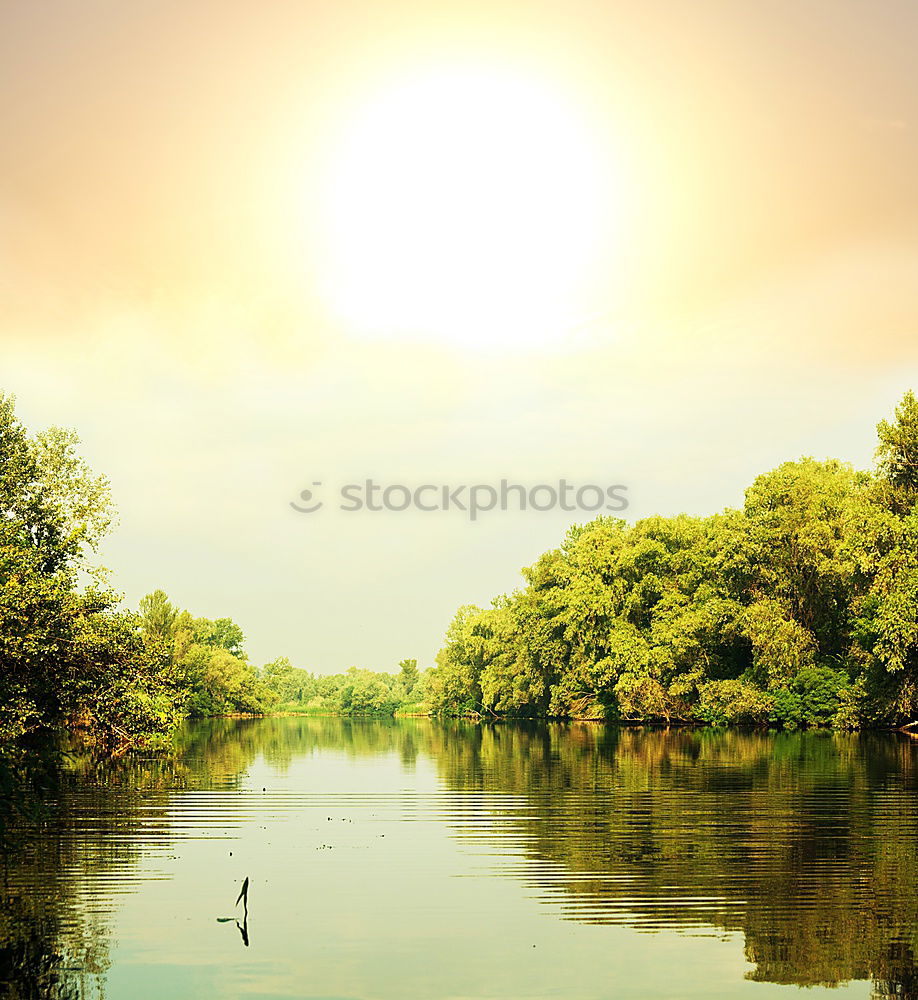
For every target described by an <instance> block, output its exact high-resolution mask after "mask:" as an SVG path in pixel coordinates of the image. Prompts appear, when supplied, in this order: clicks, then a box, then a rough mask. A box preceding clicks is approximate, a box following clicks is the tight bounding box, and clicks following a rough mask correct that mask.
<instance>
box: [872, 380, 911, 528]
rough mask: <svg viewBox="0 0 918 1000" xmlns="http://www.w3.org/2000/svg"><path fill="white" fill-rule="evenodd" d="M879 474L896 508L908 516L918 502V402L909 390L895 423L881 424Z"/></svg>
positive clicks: (879, 432)
mask: <svg viewBox="0 0 918 1000" xmlns="http://www.w3.org/2000/svg"><path fill="white" fill-rule="evenodd" d="M877 437H878V438H879V439H880V443H879V445H878V446H877V450H876V458H877V471H878V472H879V473H880V475H881V476H882V477H883V478H884V479H885V480H886V481H887V482H888V483H889V485H890V487H891V488H892V491H893V498H894V503H895V506H896V508H897V509H898V510H899V511H900V512H902V513H905V512H907V511H908V510H910V509H911V508H912V507H913V506H914V504H915V502H916V500H918V399H916V398H915V394H914V393H913V392H912V391H911V390H909V391H908V392H907V393H906V394H905V395H904V396H903V397H902V400H901V401H900V403H899V405H898V406H897V407H896V417H895V421H894V422H893V423H889V422H888V421H886V420H881V421H880V422H879V424H877Z"/></svg>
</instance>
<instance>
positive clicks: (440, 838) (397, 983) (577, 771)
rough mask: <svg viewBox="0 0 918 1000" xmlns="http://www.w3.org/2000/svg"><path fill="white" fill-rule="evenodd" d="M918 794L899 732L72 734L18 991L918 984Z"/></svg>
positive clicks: (572, 729) (412, 994)
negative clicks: (149, 745)
mask: <svg viewBox="0 0 918 1000" xmlns="http://www.w3.org/2000/svg"><path fill="white" fill-rule="evenodd" d="M916 793H918V741H915V740H910V739H908V738H907V737H904V736H899V735H890V736H885V735H883V736H877V735H873V736H843V735H838V734H824V733H816V734H786V735H766V734H756V733H742V732H732V731H731V732H714V731H685V730H677V731H642V730H620V729H615V728H606V727H601V726H594V725H587V724H572V725H538V726H536V725H533V726H516V725H509V724H507V725H500V726H485V727H476V726H471V725H465V724H458V723H436V722H431V721H428V720H405V721H398V722H375V721H348V720H343V719H316V718H309V719H307V718H285V719H264V720H244V721H227V720H220V721H218V722H212V723H202V724H198V725H195V726H192V727H189V728H188V729H187V730H186V731H185V732H184V733H183V735H182V739H181V746H180V752H179V755H178V756H177V758H176V759H174V760H168V761H165V760H143V761H137V760H134V761H126V760H122V761H118V762H114V763H108V764H105V765H100V764H93V763H92V762H90V761H89V760H84V759H80V758H75V759H74V761H73V763H72V768H71V772H70V773H69V774H68V775H67V777H66V780H65V782H64V784H63V786H62V788H61V790H60V792H59V794H58V796H57V798H56V801H55V803H54V804H53V806H52V808H51V809H50V810H49V812H48V813H47V814H46V816H45V818H44V820H43V827H42V829H41V831H40V832H39V833H38V834H35V835H33V836H32V838H31V839H29V840H28V841H26V843H25V845H24V847H22V848H21V849H20V850H19V851H18V852H17V853H16V854H14V855H13V856H11V857H10V858H8V859H7V861H6V863H5V871H4V872H3V883H2V894H0V897H2V898H0V904H2V905H0V908H2V912H0V969H4V970H6V971H5V973H3V974H5V975H6V976H7V977H11V978H12V979H13V980H14V981H13V982H11V983H10V984H9V985H4V984H2V983H0V997H26V996H28V997H33V996H34V997H53V998H61V1000H63V998H67V997H83V996H85V997H97V996H105V997H109V998H130V1000H142V998H157V1000H158V998H163V997H169V998H171V1000H181V998H185V997H217V998H219V997H246V998H261V997H264V998H268V997H274V998H276V997H304V998H306V997H308V998H348V1000H356V998H360V1000H364V998H366V1000H371V998H386V1000H389V998H391V1000H396V998H398V1000H413V998H425V1000H426V998H479V997H495V998H504V997H507V998H511V997H512V998H515V1000H525V998H530V997H532V998H536V997H564V998H581V997H582V998H600V997H602V998H605V997H637V998H640V997H646V998H657V997H679V998H687V997H705V998H716V997H724V998H726V997H756V998H766V997H772V996H779V995H780V996H789V995H797V993H798V990H799V987H802V986H805V987H810V989H808V990H807V993H806V996H807V997H814V996H816V995H832V996H835V997H841V996H842V995H845V996H856V997H887V996H888V997H900V998H902V997H906V998H907V997H918V987H916V981H918V976H916V971H915V968H916V954H918V851H916V847H918V794H916ZM246 876H248V878H249V879H250V888H249V896H248V915H247V917H246V916H245V914H244V909H243V905H242V904H241V903H240V904H239V906H238V908H235V909H234V905H233V904H234V901H235V899H236V896H237V894H238V892H239V890H240V888H241V884H242V880H243V879H244V878H245V877H246ZM0 978H2V975H0Z"/></svg>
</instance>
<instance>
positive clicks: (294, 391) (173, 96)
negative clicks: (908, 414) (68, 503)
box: [0, 0, 918, 672]
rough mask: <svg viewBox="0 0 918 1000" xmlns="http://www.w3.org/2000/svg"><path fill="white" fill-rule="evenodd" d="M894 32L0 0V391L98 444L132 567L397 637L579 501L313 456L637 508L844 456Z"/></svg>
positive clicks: (900, 106)
mask: <svg viewBox="0 0 918 1000" xmlns="http://www.w3.org/2000/svg"><path fill="white" fill-rule="evenodd" d="M916 38H918V6H916V5H915V4H914V3H913V2H912V0H907V2H906V0H902V2H879V3H873V4H867V3H864V2H862V0H858V2H854V0H831V2H830V0H824V2H822V0H820V2H816V0H811V2H806V0H793V2H790V0H788V2H771V3H768V4H764V3H759V2H738V0H723V2H713V0H697V2H693V3H685V2H682V0H680V2H675V0H673V2H661V0H642V2H640V3H638V2H629V3H605V4H600V3H586V2H571V0H566V2H564V3H560V2H556V0H554V2H534V0H528V2H526V3H509V2H505V0H489V2H487V3H483V2H482V3H476V2H468V0H464V2H461V3H460V2H455V3H430V2H426V3H420V2H417V0H413V2H390V0H375V2H372V3H371V2H349V0H339V2H336V3H322V4H319V3H313V4H310V3H303V2H299V3H292V2H290V3H288V2H274V3H272V4H267V5H264V4H261V5H259V4H255V3H253V2H242V0H238V2H226V0H223V2H220V3H217V2H203V0H202V2H197V3H188V2H187V0H186V2H182V3H178V2H175V3H167V2H154V0H137V2H134V3H130V4H125V3H115V2H98V0H81V2H79V3H76V2H66V0H61V2H56V3H54V4H40V3H18V4H17V3H5V4H2V5H0V163H2V170H0V314H2V326H0V351H2V354H0V358H2V360H0V365H2V368H0V388H2V389H3V390H5V391H11V392H13V393H15V394H16V395H17V397H18V410H19V414H20V416H21V418H22V419H23V420H24V421H25V422H26V423H27V424H28V425H29V426H30V427H32V428H33V429H38V428H40V427H43V426H47V425H48V424H51V423H58V424H64V425H67V426H73V427H75V428H76V429H77V430H78V432H79V433H80V435H81V436H82V438H83V442H84V453H85V454H86V456H87V457H88V458H89V459H90V461H91V463H92V464H93V466H94V467H95V468H96V469H98V470H99V471H102V472H105V473H106V474H107V475H108V476H109V477H110V479H111V481H112V486H113V492H114V496H115V499H116V502H117V505H118V507H119V510H120V515H121V526H120V528H119V529H118V530H117V532H116V533H115V534H114V535H113V536H112V538H111V539H110V542H109V543H108V545H107V547H106V551H105V560H106V562H107V564H108V565H110V566H111V567H112V568H113V569H114V571H115V574H114V582H115V584H116V586H117V587H118V589H120V590H122V591H124V593H125V595H126V601H127V602H128V603H129V604H131V605H136V602H137V601H138V599H139V598H140V596H142V595H143V594H144V593H146V592H148V591H149V590H152V589H154V588H156V587H162V588H163V589H165V590H166V591H167V592H168V593H169V594H170V595H171V596H172V598H173V600H174V601H175V602H176V603H178V604H180V605H182V606H185V607H188V608H189V609H190V610H192V611H194V612H195V613H197V614H206V615H208V616H212V617H216V616H220V615H230V616H231V617H233V618H234V619H236V620H237V621H238V622H239V623H240V624H241V625H242V627H243V629H244V630H245V632H246V634H247V636H248V638H249V642H248V646H249V650H250V652H251V654H252V656H253V658H254V659H255V660H256V661H257V662H264V661H265V660H268V659H271V658H273V657H275V656H277V655H281V654H286V655H288V656H290V658H291V659H292V660H293V661H294V662H295V663H296V664H297V665H300V666H305V667H308V668H311V669H314V670H318V671H322V672H327V671H331V670H337V669H341V668H343V667H347V666H349V665H351V664H358V665H363V666H368V667H373V668H377V669H392V668H394V667H395V665H396V664H397V661H398V660H399V659H400V658H402V657H404V656H416V657H417V658H418V659H419V660H420V661H421V663H422V665H429V664H430V663H431V662H432V659H433V655H434V653H435V651H436V649H437V647H438V645H439V641H440V638H441V636H442V634H443V631H444V630H445V628H446V625H447V624H448V622H449V620H450V618H451V616H452V614H453V612H454V610H455V608H456V607H457V606H458V605H460V604H463V603H469V602H476V603H487V602H488V601H489V600H490V598H491V597H492V596H494V595H495V594H497V593H500V592H502V591H505V590H507V589H511V588H513V587H514V586H516V585H517V583H518V582H519V576H518V571H519V568H520V567H521V566H523V565H525V564H529V563H531V562H533V561H534V560H535V558H536V557H537V556H538V555H539V553H540V552H542V551H544V550H545V549H547V548H550V547H553V546H554V545H556V544H558V543H559V542H560V540H561V538H562V537H563V533H564V530H565V528H566V527H567V525H568V524H570V523H571V522H572V521H580V520H585V519H587V518H588V517H589V515H588V514H582V515H581V514H578V513H576V512H575V513H570V512H566V511H562V510H553V511H546V512H537V511H527V512H526V513H518V512H511V511H506V512H501V511H492V512H489V513H484V514H482V515H481V516H480V518H479V519H478V520H477V521H476V522H474V523H473V522H471V521H470V520H469V519H468V516H467V515H465V514H463V513H462V512H461V511H448V512H443V511H440V512H421V511H416V510H409V511H405V512H401V513H396V512H390V511H380V512H369V511H362V512H359V513H353V512H343V511H340V510H337V509H336V506H337V497H336V491H337V489H338V488H339V487H340V486H341V485H344V484H347V483H357V482H363V481H364V480H366V479H367V478H370V477H372V478H373V479H375V480H376V481H377V482H380V483H383V484H396V483H404V484H407V485H409V486H412V487H414V486H418V485H421V484H428V483H429V484H437V485H439V484H449V485H451V486H457V485H460V484H472V483H483V484H484V483H486V484H492V483H498V482H499V480H500V479H501V478H502V477H503V478H508V479H510V480H513V481H515V482H520V483H523V484H527V485H530V486H531V485H534V484H537V483H552V482H554V483H557V481H558V480H559V479H560V478H562V477H565V478H566V479H567V480H568V481H570V482H572V483H574V484H575V485H578V486H579V485H582V484H584V483H597V484H601V485H604V486H605V485H608V484H615V483H622V484H626V485H627V486H628V490H629V492H628V496H629V498H630V507H629V509H628V510H627V512H626V516H628V517H629V518H634V517H639V516H642V515H645V514H650V513H657V512H660V513H675V512H678V511H681V510H686V511H688V512H690V513H708V512H711V511H714V510H718V509H720V508H722V507H724V506H728V505H738V504H739V503H741V502H742V494H743V489H744V488H745V487H746V486H747V485H748V484H749V482H750V481H751V480H752V478H753V477H754V476H755V475H756V474H757V473H759V472H762V471H765V470H766V469H768V468H770V467H771V466H773V465H775V464H777V463H778V462H779V461H782V460H784V459H787V458H795V457H799V456H800V455H801V454H812V455H815V456H817V457H825V456H826V455H832V456H835V457H840V458H843V459H846V460H850V461H852V462H854V463H855V464H857V465H860V466H866V465H868V464H869V462H870V461H871V457H872V449H873V446H874V425H875V424H876V422H877V420H879V419H880V418H881V417H884V416H887V415H888V414H889V413H890V412H891V410H892V408H893V406H894V405H895V402H896V401H897V399H898V398H899V397H900V396H901V394H902V392H903V391H904V390H905V389H907V388H909V387H914V388H916V389H918V194H916V187H915V182H914V178H915V177H916V176H918V79H916V75H915V71H914V42H915V39H916ZM315 482H321V483H322V486H321V487H314V486H313V485H312V484H313V483H315ZM306 488H309V489H312V490H313V492H314V494H315V496H316V497H317V498H321V499H322V500H323V502H324V503H325V506H324V507H323V508H322V509H321V510H319V511H317V512H315V513H313V514H301V513H297V512H296V511H294V510H292V509H291V507H290V506H289V504H290V501H298V496H299V493H300V491H301V490H303V489H306Z"/></svg>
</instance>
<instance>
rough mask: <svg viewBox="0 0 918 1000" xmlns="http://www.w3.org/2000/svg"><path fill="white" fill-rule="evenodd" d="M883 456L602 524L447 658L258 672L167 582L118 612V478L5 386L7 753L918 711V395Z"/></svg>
mask: <svg viewBox="0 0 918 1000" xmlns="http://www.w3.org/2000/svg"><path fill="white" fill-rule="evenodd" d="M877 430H878V436H879V444H878V448H877V462H876V467H875V468H874V469H873V470H872V471H870V472H864V471H858V470H855V469H854V468H852V467H851V466H850V465H847V464H845V463H842V462H838V461H834V460H826V461H816V460H815V459H812V458H803V459H800V460H799V461H795V462H786V463H784V464H783V465H780V466H779V467H778V468H776V469H774V470H772V471H771V472H768V473H765V474H764V475H762V476H759V477H758V478H757V479H756V480H755V482H754V483H753V484H752V485H751V486H750V487H749V489H748V490H747V491H746V496H745V503H744V505H743V507H742V508H741V509H735V510H734V509H727V510H725V511H723V512H721V513H718V514H715V515H712V516H710V517H689V516H687V515H684V514H683V515H679V516H676V517H649V518H645V519H642V520H639V521H637V522H636V523H635V524H632V525H629V524H628V523H626V522H625V521H623V520H620V519H617V518H611V517H599V518H597V519H595V520H593V521H591V522H589V523H587V524H582V525H574V526H573V527H571V528H570V530H569V531H568V532H567V535H566V537H565V538H564V540H563V543H562V545H561V546H560V547H559V548H557V549H554V550H552V551H550V552H547V553H545V554H544V555H542V556H541V558H540V559H539V560H538V561H537V562H536V563H535V564H534V565H533V566H531V567H529V568H528V569H526V570H524V578H525V586H524V587H523V588H521V589H520V590H517V591H516V592H514V593H512V594H509V595H504V596H501V597H498V598H497V599H495V600H494V601H493V602H492V606H491V607H490V608H479V607H474V606H466V607H463V608H461V609H460V610H459V612H458V613H457V614H456V616H455V619H454V620H453V622H452V624H451V625H450V627H449V629H448V631H447V634H446V639H445V644H444V647H443V649H442V650H441V652H440V653H439V654H438V657H437V665H436V667H435V668H433V669H432V670H428V671H423V672H421V671H419V670H418V668H417V663H416V661H414V660H404V661H402V663H401V664H400V669H399V671H398V672H397V673H379V672H374V671H370V670H361V669H357V668H356V667H355V668H351V670H349V671H347V672H346V673H343V674H337V675H334V676H323V675H315V674H312V673H310V672H308V671H306V670H303V669H300V668H296V667H294V666H293V665H292V664H291V663H290V662H289V661H288V660H286V659H284V658H281V659H278V660H276V661H274V662H273V663H269V664H267V665H265V666H263V667H261V668H258V667H256V666H255V665H254V664H252V663H251V662H250V660H249V658H248V656H247V655H246V652H245V649H244V635H243V632H242V630H241V628H240V627H239V626H238V625H237V624H236V623H235V622H233V621H232V620H231V619H229V618H218V619H215V620H211V619H207V618H198V617H195V616H194V615H192V614H191V613H190V612H188V611H185V610H181V609H179V608H177V607H175V606H174V605H173V604H172V603H171V602H170V601H169V599H168V597H167V596H166V594H165V593H164V592H163V591H161V590H157V591H154V592H153V593H151V594H149V595H148V596H147V597H145V598H144V599H143V600H142V601H141V604H140V608H139V611H138V612H131V611H124V610H122V609H121V608H120V607H119V601H118V595H116V594H115V593H114V591H113V590H112V589H111V586H110V585H109V584H108V582H107V576H106V571H105V570H104V569H103V568H102V567H100V566H98V565H97V562H96V560H97V552H98V547H99V543H100V541H101V539H102V538H103V537H104V535H105V533H106V532H107V531H108V530H109V528H110V527H111V526H112V524H113V523H114V513H113V509H112V504H111V497H110V489H109V484H108V482H107V480H106V479H105V477H104V476H97V475H95V474H94V473H93V472H92V470H90V469H89V467H88V466H87V465H86V463H85V462H84V461H83V459H82V458H81V457H80V456H79V453H78V445H79V439H78V438H77V436H76V435H75V434H74V433H73V432H72V431H65V430H61V429H59V428H51V429H50V430H48V431H45V432H41V433H39V434H36V435H30V434H29V433H28V432H27V431H26V429H25V428H24V427H23V426H22V424H21V423H20V422H19V420H18V419H17V417H16V415H15V411H14V401H13V398H12V397H10V396H4V395H2V394H0V705H2V706H3V712H2V713H0V747H2V748H6V752H7V756H8V755H9V752H11V751H10V748H13V750H15V748H17V747H18V748H27V747H28V746H29V745H30V743H34V741H35V740H36V739H38V738H41V737H42V736H43V735H45V734H47V733H48V732H55V731H61V730H65V729H73V728H78V729H80V730H82V732H83V733H84V734H85V735H86V736H87V738H88V739H89V741H90V742H93V743H96V744H98V745H99V746H101V747H103V748H106V749H121V748H126V747H127V746H130V745H136V744H138V743H142V744H145V745H155V744H156V743H157V742H159V743H165V742H167V741H168V740H169V739H170V734H171V733H173V732H174V729H175V727H176V725H177V724H178V722H180V721H181V720H182V719H184V718H187V717H189V716H207V715H222V714H239V713H245V714H262V713H265V712H267V711H278V710H286V711H294V712H302V713H316V714H321V713H331V714H355V715H356V714H381V715H391V714H393V713H395V712H397V711H402V712H407V713H423V712H430V713H433V714H443V715H478V716H487V717H509V718H512V717H558V718H598V719H604V720H620V721H636V722H647V721H666V722H673V721H683V722H702V723H715V724H719V723H747V724H758V725H777V726H782V727H785V728H794V727H798V726H806V725H834V726H837V727H841V728H857V727H862V726H877V725H900V724H907V723H910V722H912V721H914V720H915V719H916V718H918V506H916V501H918V401H916V399H915V396H914V394H913V393H912V392H908V393H906V394H905V396H904V397H903V398H902V400H901V402H900V403H899V405H898V407H897V408H896V412H895V417H894V419H893V420H891V421H885V420H884V421H881V423H880V424H879V425H878V428H877Z"/></svg>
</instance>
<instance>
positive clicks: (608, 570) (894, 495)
mask: <svg viewBox="0 0 918 1000" xmlns="http://www.w3.org/2000/svg"><path fill="white" fill-rule="evenodd" d="M878 433H879V437H880V447H879V448H878V452H877V454H878V460H879V461H878V466H877V469H876V471H875V472H874V473H866V472H858V471H856V470H855V469H853V468H852V467H851V466H849V465H846V464H844V463H841V462H838V461H834V460H826V461H822V462H820V461H816V460H815V459H813V458H802V459H800V460H799V461H796V462H785V463H784V464H782V465H780V466H778V468H776V469H774V470H772V471H771V472H768V473H766V474H764V475H762V476H759V477H758V478H757V479H756V480H755V481H754V482H753V483H752V485H751V486H750V487H749V489H748V490H747V491H746V496H745V503H744V505H743V507H742V509H740V510H726V511H724V512H723V513H720V514H716V515H713V516H711V517H705V518H693V517H688V516H686V515H679V516H677V517H669V518H664V517H649V518H645V519H643V520H640V521H638V522H637V523H636V524H634V525H628V524H626V523H625V522H624V521H621V520H617V519H612V518H606V517H601V518H598V519H597V520H595V521H593V522H591V523H589V524H584V525H575V526H574V527H572V528H571V529H570V530H569V531H568V533H567V536H566V537H565V539H564V541H563V543H562V545H561V547H560V548H558V549H555V550H553V551H551V552H547V553H545V554H544V555H543V556H542V557H541V558H540V559H539V560H538V561H537V562H536V563H535V565H534V566H532V567H530V568H529V569H526V570H524V571H523V575H524V578H525V583H526V585H525V586H524V587H523V588H522V589H520V590H518V591H516V592H514V593H513V594H510V595H509V596H505V597H500V598H498V599H497V600H495V601H494V602H493V605H492V607H491V608H488V609H482V608H469V607H465V608H461V609H460V610H459V612H458V613H457V615H456V617H455V619H454V621H453V623H452V624H451V626H450V628H449V631H448V632H447V635H446V642H445V644H444V646H443V649H442V650H441V652H440V654H439V657H438V660H437V667H436V669H435V670H434V671H433V672H432V675H431V677H430V680H429V683H428V691H429V694H430V698H431V705H432V708H433V709H434V710H435V711H437V712H440V713H445V714H457V715H468V714H477V715H491V714H494V715H505V716H527V715H534V716H542V715H546V714H550V715H555V716H560V717H565V716H567V717H570V716H574V717H591V718H605V719H634V720H684V721H706V722H712V723H724V722H743V723H754V724H767V723H774V724H778V725H784V726H788V727H795V726H800V725H817V724H827V723H833V722H834V723H835V724H837V725H843V726H857V725H864V724H894V723H902V722H905V721H910V720H912V719H914V718H915V717H916V716H918V509H916V508H915V502H916V500H918V472H916V458H918V403H916V401H915V398H914V396H913V395H912V394H911V393H908V394H906V396H905V397H904V399H903V400H902V402H901V403H900V405H899V407H898V408H897V410H896V419H895V421H894V422H893V423H887V422H886V421H883V422H882V423H881V424H880V425H879V427H878Z"/></svg>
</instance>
